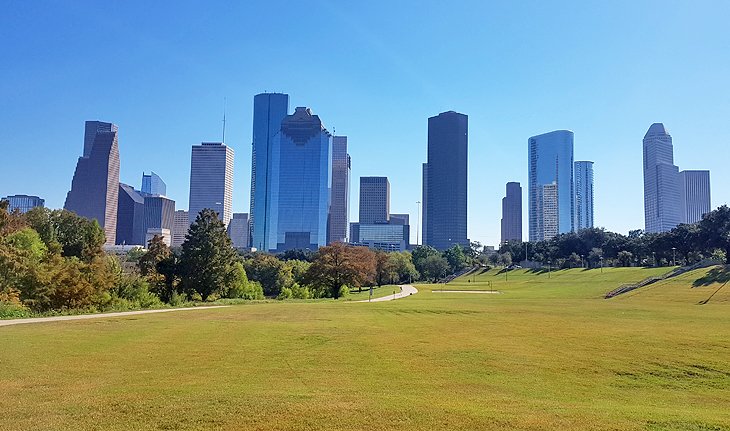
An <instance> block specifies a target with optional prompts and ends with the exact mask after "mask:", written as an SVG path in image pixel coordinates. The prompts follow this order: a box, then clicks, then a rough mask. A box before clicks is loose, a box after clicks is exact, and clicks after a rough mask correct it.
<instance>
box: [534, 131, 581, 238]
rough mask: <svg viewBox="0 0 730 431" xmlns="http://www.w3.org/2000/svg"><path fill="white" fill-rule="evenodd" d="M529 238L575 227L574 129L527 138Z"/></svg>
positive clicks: (540, 236) (542, 236) (553, 233)
mask: <svg viewBox="0 0 730 431" xmlns="http://www.w3.org/2000/svg"><path fill="white" fill-rule="evenodd" d="M527 142H528V159H529V175H528V176H529V180H528V211H529V214H528V218H529V238H530V241H544V240H548V239H550V238H552V237H553V236H555V235H557V234H559V233H567V232H572V231H573V230H574V225H573V221H574V220H573V219H574V205H575V203H574V194H573V132H571V131H569V130H556V131H554V132H549V133H545V134H542V135H538V136H533V137H531V138H530V139H528V141H527Z"/></svg>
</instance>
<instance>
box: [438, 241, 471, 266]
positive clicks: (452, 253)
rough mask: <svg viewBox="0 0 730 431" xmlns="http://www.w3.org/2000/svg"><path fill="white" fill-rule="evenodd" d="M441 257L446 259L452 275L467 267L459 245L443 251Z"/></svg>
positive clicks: (462, 250)
mask: <svg viewBox="0 0 730 431" xmlns="http://www.w3.org/2000/svg"><path fill="white" fill-rule="evenodd" d="M443 256H444V258H445V259H446V262H448V264H449V267H450V268H451V272H452V273H454V272H458V271H461V270H462V269H464V268H466V266H467V263H466V262H467V259H466V255H465V254H464V249H463V248H461V245H459V244H454V245H453V246H451V248H449V249H448V250H446V251H444V253H443Z"/></svg>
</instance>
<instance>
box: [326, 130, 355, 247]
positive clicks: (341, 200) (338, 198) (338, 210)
mask: <svg viewBox="0 0 730 431" xmlns="http://www.w3.org/2000/svg"><path fill="white" fill-rule="evenodd" d="M350 169H351V167H350V155H349V154H347V136H334V137H332V191H331V196H332V202H331V203H330V219H329V232H328V236H329V238H328V239H327V243H328V244H331V243H333V242H347V237H348V230H347V225H348V223H349V221H350Z"/></svg>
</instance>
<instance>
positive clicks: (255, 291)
mask: <svg viewBox="0 0 730 431" xmlns="http://www.w3.org/2000/svg"><path fill="white" fill-rule="evenodd" d="M223 296H225V297H226V298H243V299H264V291H263V289H262V288H261V284H259V283H257V282H255V281H249V280H248V277H246V271H245V270H244V269H243V265H242V264H241V262H236V263H235V264H234V265H233V282H232V283H231V285H230V286H229V288H228V290H227V291H226V292H224V293H223Z"/></svg>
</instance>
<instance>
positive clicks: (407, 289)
mask: <svg viewBox="0 0 730 431" xmlns="http://www.w3.org/2000/svg"><path fill="white" fill-rule="evenodd" d="M398 287H400V292H399V293H396V294H395V295H387V296H381V297H380V298H373V299H363V300H362V301H352V302H383V301H392V300H394V299H401V298H405V297H407V296H411V295H415V294H416V293H418V289H416V288H415V287H413V286H411V285H410V284H401V285H399V286H398Z"/></svg>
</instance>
